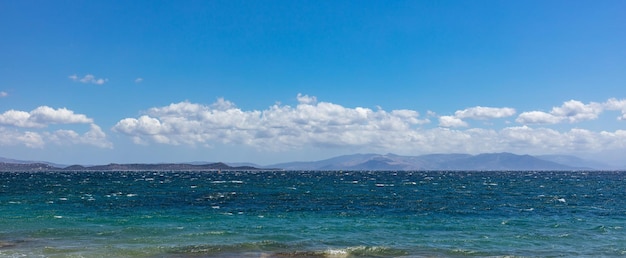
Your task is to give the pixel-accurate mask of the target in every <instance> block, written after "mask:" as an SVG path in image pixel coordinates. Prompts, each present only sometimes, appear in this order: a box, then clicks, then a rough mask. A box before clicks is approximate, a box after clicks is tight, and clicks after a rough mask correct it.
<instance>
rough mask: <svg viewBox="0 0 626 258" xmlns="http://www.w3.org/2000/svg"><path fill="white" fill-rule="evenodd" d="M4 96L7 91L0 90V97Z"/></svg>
mask: <svg viewBox="0 0 626 258" xmlns="http://www.w3.org/2000/svg"><path fill="white" fill-rule="evenodd" d="M6 96H9V93H7V92H6V91H0V98H4V97H6Z"/></svg>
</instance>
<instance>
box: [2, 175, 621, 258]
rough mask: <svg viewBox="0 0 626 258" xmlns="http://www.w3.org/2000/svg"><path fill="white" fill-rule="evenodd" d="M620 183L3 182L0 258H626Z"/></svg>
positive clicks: (356, 178) (445, 179)
mask: <svg viewBox="0 0 626 258" xmlns="http://www.w3.org/2000/svg"><path fill="white" fill-rule="evenodd" d="M625 180H626V172H380V171H379V172H290V171H285V172H282V171H281V172H267V171H264V172H221V173H217V172H58V173H41V172H40V173H23V172H21V173H7V172H4V173H0V257H324V256H327V257H432V256H435V257H468V256H469V257H483V256H496V257H497V256H533V257H536V256H541V257H545V256H553V257H554V256H567V257H571V256H589V257H596V256H623V255H626V229H624V227H625V226H626V188H625V186H626V181H625Z"/></svg>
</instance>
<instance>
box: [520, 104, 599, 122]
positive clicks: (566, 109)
mask: <svg viewBox="0 0 626 258" xmlns="http://www.w3.org/2000/svg"><path fill="white" fill-rule="evenodd" d="M605 106H606V104H601V103H596V102H591V103H589V104H584V103H582V102H580V101H578V100H570V101H566V102H564V103H563V105H561V106H560V107H553V108H552V110H551V111H550V112H549V113H546V112H542V111H528V112H523V113H521V114H520V115H519V116H518V117H517V119H516V120H515V121H516V122H518V123H520V124H557V123H562V122H569V123H578V122H582V121H586V120H594V119H597V118H598V116H599V115H600V113H602V111H604V107H605Z"/></svg>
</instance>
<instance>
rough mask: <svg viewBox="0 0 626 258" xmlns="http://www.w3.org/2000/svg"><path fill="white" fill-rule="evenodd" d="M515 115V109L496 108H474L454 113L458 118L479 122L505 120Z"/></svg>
mask: <svg viewBox="0 0 626 258" xmlns="http://www.w3.org/2000/svg"><path fill="white" fill-rule="evenodd" d="M512 115H515V109H513V108H508V107H505V108H494V107H481V106H477V107H472V108H468V109H464V110H459V111H456V112H454V116H455V117H457V118H461V119H464V118H470V119H477V120H487V119H493V118H503V117H509V116H512Z"/></svg>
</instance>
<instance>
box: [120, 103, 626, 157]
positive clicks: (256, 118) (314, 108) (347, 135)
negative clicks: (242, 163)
mask: <svg viewBox="0 0 626 258" xmlns="http://www.w3.org/2000/svg"><path fill="white" fill-rule="evenodd" d="M297 100H298V104H297V105H296V106H295V107H292V106H289V105H278V104H277V105H273V106H270V107H269V108H267V109H265V110H252V111H244V110H242V109H240V108H237V107H236V105H235V104H234V103H231V102H229V101H227V100H224V99H219V100H218V101H216V102H215V103H213V104H211V105H203V104H197V103H190V102H187V101H184V102H179V103H173V104H170V105H168V106H163V107H154V108H150V109H148V110H147V111H145V112H144V113H143V114H142V115H141V116H139V117H136V118H124V119H122V120H120V121H119V122H118V123H117V124H116V125H115V126H114V127H113V128H112V130H113V131H114V132H117V133H122V134H125V135H128V136H129V137H131V138H132V139H133V141H134V142H135V143H137V144H152V143H157V144H167V145H202V146H212V145H215V144H234V145H238V146H242V147H245V146H249V147H254V148H256V149H259V150H272V151H288V150H294V149H306V148H311V147H314V148H321V149H324V148H349V149H352V150H354V149H357V150H368V151H369V150H371V151H391V152H401V153H433V152H463V153H480V152H498V151H515V152H523V153H553V152H557V153H562V152H578V151H601V150H607V149H621V148H626V131H625V130H617V131H614V132H608V131H600V132H596V131H591V130H586V129H579V128H574V129H570V130H566V131H558V130H555V129H550V128H544V127H531V126H532V125H541V124H555V123H577V122H581V121H586V120H593V119H597V118H598V116H599V115H600V114H601V113H602V112H603V111H604V110H619V111H621V112H622V115H621V116H620V119H625V118H626V117H625V115H624V114H625V113H626V101H625V100H617V99H610V100H608V101H607V102H605V103H593V102H592V103H588V104H584V103H582V102H580V101H574V100H571V101H567V102H565V103H563V105H561V106H559V107H554V108H553V109H552V110H551V111H550V112H542V111H527V112H522V113H521V114H520V115H519V116H518V117H517V118H516V119H515V122H517V123H519V125H515V126H508V127H504V128H500V129H489V128H468V127H469V126H470V125H469V123H467V122H466V121H465V119H472V120H483V121H485V120H493V119H506V118H509V117H513V116H514V115H515V114H516V110H515V109H513V108H508V107H502V108H497V107H481V106H477V107H470V108H467V109H463V110H459V111H456V112H455V113H454V115H443V116H439V117H438V119H439V127H432V126H430V127H429V125H430V124H429V123H430V121H429V120H428V119H425V118H421V117H420V114H419V113H418V112H417V111H413V110H391V111H385V110H383V109H380V108H378V109H375V110H374V109H369V108H363V107H356V108H348V107H344V106H341V105H338V104H333V103H328V102H318V100H317V98H315V97H313V96H307V95H301V94H299V95H298V96H297ZM429 114H430V115H434V112H429ZM457 127H463V128H467V129H463V130H459V129H452V128H457Z"/></svg>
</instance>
